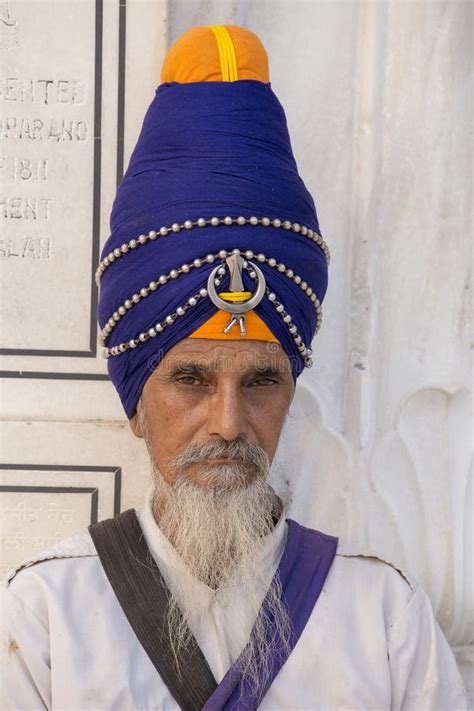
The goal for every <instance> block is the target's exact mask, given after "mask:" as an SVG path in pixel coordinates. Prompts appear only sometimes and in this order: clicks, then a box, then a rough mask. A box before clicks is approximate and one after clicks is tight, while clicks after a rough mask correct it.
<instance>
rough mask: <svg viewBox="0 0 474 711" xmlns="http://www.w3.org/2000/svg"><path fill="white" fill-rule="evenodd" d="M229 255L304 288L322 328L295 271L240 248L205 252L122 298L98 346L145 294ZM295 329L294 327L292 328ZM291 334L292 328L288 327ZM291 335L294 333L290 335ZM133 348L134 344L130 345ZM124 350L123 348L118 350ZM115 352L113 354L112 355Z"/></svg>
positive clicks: (307, 288)
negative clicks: (268, 269)
mask: <svg viewBox="0 0 474 711" xmlns="http://www.w3.org/2000/svg"><path fill="white" fill-rule="evenodd" d="M230 254H238V255H240V256H242V257H245V258H246V259H253V258H255V259H256V260H257V261H258V262H261V263H265V264H267V265H268V266H269V267H271V268H273V269H277V270H278V271H279V272H280V273H282V274H285V276H287V277H288V278H289V279H291V280H292V281H293V282H294V283H295V284H297V285H298V286H299V287H300V289H302V290H303V291H304V293H305V294H306V295H307V296H308V298H309V299H310V301H311V303H312V304H313V306H314V308H315V310H316V319H317V320H316V333H318V331H319V330H320V328H321V322H322V308H321V303H320V301H319V300H318V298H317V296H316V293H315V292H314V290H313V289H312V288H311V287H310V286H309V285H308V283H307V282H306V281H304V279H302V278H301V277H300V276H299V275H298V274H295V273H294V271H293V270H292V269H289V268H287V267H286V266H285V264H283V263H282V262H277V260H276V259H275V258H274V257H267V256H266V255H265V254H263V253H259V254H255V253H254V252H253V251H252V250H250V249H249V250H246V251H242V250H240V249H233V250H232V251H231V252H229V251H227V250H225V249H221V250H220V251H219V252H218V253H217V254H207V255H206V256H205V257H203V258H196V259H194V260H193V261H192V262H189V263H187V264H182V265H181V267H179V268H177V269H171V271H170V272H168V274H161V275H160V276H159V277H158V278H157V279H156V280H153V281H151V282H149V284H148V285H147V286H145V287H143V288H141V289H140V291H138V292H136V293H135V294H132V296H131V297H130V298H128V299H126V300H125V301H124V303H123V304H121V305H120V306H119V307H118V309H117V310H116V311H114V313H113V314H112V316H111V317H110V318H109V319H108V321H107V323H106V324H105V326H104V328H103V329H102V331H101V332H100V335H99V339H100V343H101V345H105V342H106V340H107V338H108V336H109V335H110V334H111V333H112V331H113V329H114V328H115V326H116V324H117V323H118V322H119V321H120V319H121V318H122V316H124V315H125V314H126V313H127V311H129V310H130V309H132V308H133V307H134V306H135V305H136V304H138V303H139V302H140V301H142V299H145V298H146V297H147V296H149V294H150V293H152V292H154V291H156V290H157V289H159V287H160V286H163V285H164V284H166V283H167V282H168V281H170V280H172V279H177V278H178V277H179V276H180V275H181V274H187V273H189V272H190V271H191V269H193V268H195V269H199V268H200V267H202V266H203V265H204V264H212V263H213V262H214V261H215V260H216V259H217V258H219V259H222V260H224V259H226V258H227V257H228V256H229V255H230ZM225 271H226V270H225V267H224V266H222V267H220V269H219V271H218V274H220V275H224V274H225ZM250 275H251V276H252V275H253V276H252V278H254V276H256V275H255V272H252V271H250ZM295 328H296V327H295ZM290 333H292V332H291V330H290ZM292 335H293V334H292ZM132 347H133V346H132ZM119 352H123V351H119ZM114 355H115V354H114Z"/></svg>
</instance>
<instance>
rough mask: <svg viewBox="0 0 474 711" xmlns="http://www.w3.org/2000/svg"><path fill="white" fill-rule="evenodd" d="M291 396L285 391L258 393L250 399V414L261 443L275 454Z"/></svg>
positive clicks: (267, 450) (248, 404)
mask: <svg viewBox="0 0 474 711" xmlns="http://www.w3.org/2000/svg"><path fill="white" fill-rule="evenodd" d="M289 403H290V397H288V396H287V394H286V392H285V393H283V392H281V393H274V392H273V393H271V392H268V393H256V394H255V395H252V396H251V397H250V398H249V399H248V403H247V407H248V410H247V411H248V416H249V421H250V422H251V424H252V429H253V431H254V433H255V435H256V436H257V439H258V441H259V444H260V445H261V446H262V447H263V448H264V449H265V450H266V452H267V453H268V454H271V455H272V456H273V454H274V452H275V450H276V446H277V444H278V440H279V438H280V433H281V429H282V427H283V423H284V421H285V418H286V414H287V412H288V407H289Z"/></svg>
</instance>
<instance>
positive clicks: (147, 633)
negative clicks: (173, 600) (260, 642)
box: [89, 509, 217, 711]
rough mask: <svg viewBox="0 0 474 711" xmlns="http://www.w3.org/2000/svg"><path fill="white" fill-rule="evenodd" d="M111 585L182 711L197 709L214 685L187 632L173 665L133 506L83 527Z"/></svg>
mask: <svg viewBox="0 0 474 711" xmlns="http://www.w3.org/2000/svg"><path fill="white" fill-rule="evenodd" d="M89 532H90V534H91V537H92V540H93V541H94V544H95V547H96V549H97V553H98V554H99V558H100V561H101V563H102V566H103V568H104V571H105V574H106V575H107V578H108V580H109V582H110V584H111V586H112V589H113V591H114V593H115V595H116V597H117V599H118V601H119V603H120V605H121V607H122V610H123V611H124V613H125V616H126V617H127V620H128V621H129V623H130V626H131V627H132V629H133V631H134V632H135V634H136V636H137V638H138V641H139V642H140V644H141V645H142V647H143V649H144V650H145V652H146V653H147V655H148V657H149V658H150V659H151V661H152V662H153V665H154V666H155V668H156V670H157V671H158V673H159V674H160V676H161V678H162V679H163V681H164V683H165V684H166V686H167V687H168V689H169V691H170V692H171V694H172V695H173V697H174V699H175V700H176V702H177V703H178V704H179V706H180V707H181V709H183V711H199V710H200V709H202V707H203V706H204V704H205V703H206V701H207V700H208V698H209V697H210V696H211V694H212V693H213V692H214V690H215V689H216V687H217V683H216V681H215V679H214V677H213V675H212V672H211V670H210V668H209V665H208V663H207V661H206V659H205V658H204V655H203V653H202V652H201V650H200V649H199V646H198V644H197V642H196V640H195V639H194V637H193V636H192V635H191V638H190V643H189V645H188V647H187V648H186V649H185V650H184V651H183V653H182V655H180V662H179V668H177V667H176V663H175V657H174V655H173V651H172V647H171V641H170V638H169V633H168V626H167V624H166V620H165V615H166V608H167V605H168V600H169V596H170V592H169V590H168V588H167V586H166V583H165V581H164V579H163V576H162V575H161V573H160V570H159V568H158V566H157V565H156V563H155V561H154V559H153V557H152V555H151V553H150V551H149V549H148V546H147V544H146V541H145V537H144V535H143V531H142V529H141V527H140V523H139V521H138V518H137V515H136V513H135V510H134V509H128V510H127V511H124V512H123V513H122V514H120V515H119V516H117V517H115V518H112V519H107V520H106V521H100V522H99V523H96V524H93V525H91V526H89Z"/></svg>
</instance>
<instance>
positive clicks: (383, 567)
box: [335, 543, 418, 593]
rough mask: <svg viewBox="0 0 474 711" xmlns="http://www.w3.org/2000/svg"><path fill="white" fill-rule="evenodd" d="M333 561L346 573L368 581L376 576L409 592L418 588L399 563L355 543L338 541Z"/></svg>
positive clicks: (371, 580)
mask: <svg viewBox="0 0 474 711" xmlns="http://www.w3.org/2000/svg"><path fill="white" fill-rule="evenodd" d="M335 562H336V564H337V565H338V567H339V568H340V569H341V570H343V571H344V572H345V573H346V574H348V575H354V576H357V577H360V576H362V577H363V578H365V579H368V581H370V582H373V578H374V577H377V578H384V579H387V580H389V581H393V582H394V583H398V584H399V585H400V587H402V588H405V589H407V590H409V591H411V593H414V592H415V590H416V589H417V588H418V583H417V581H416V580H415V579H414V578H412V577H411V576H410V575H409V574H408V573H407V572H406V571H405V570H404V569H403V568H402V566H401V565H399V564H397V563H395V562H393V561H391V560H389V559H388V558H386V557H382V556H381V555H379V554H378V553H373V552H372V551H367V550H364V549H362V548H361V547H358V546H355V545H351V544H347V543H339V545H338V548H337V552H336V558H335Z"/></svg>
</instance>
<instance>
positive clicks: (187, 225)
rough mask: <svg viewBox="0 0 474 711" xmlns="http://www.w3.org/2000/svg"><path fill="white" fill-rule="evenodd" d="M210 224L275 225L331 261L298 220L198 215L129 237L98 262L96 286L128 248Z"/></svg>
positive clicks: (318, 240) (313, 234)
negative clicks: (310, 244) (311, 244)
mask: <svg viewBox="0 0 474 711" xmlns="http://www.w3.org/2000/svg"><path fill="white" fill-rule="evenodd" d="M207 225H210V226H211V227H218V226H219V225H226V226H229V225H263V227H270V226H271V227H276V228H281V229H284V230H290V231H292V232H295V233H299V234H302V235H303V236H304V237H308V239H310V240H311V241H312V242H314V243H315V244H317V245H318V246H319V247H320V248H321V249H322V251H323V252H324V255H325V257H326V261H327V263H328V264H329V262H330V261H331V255H330V252H329V247H328V246H327V244H326V242H325V241H324V239H323V238H322V237H321V235H320V234H318V233H317V232H316V231H315V230H312V229H311V228H310V227H306V226H305V225H300V224H299V223H298V222H290V220H280V219H278V218H274V219H271V218H270V217H261V218H259V217H255V216H254V215H252V216H251V217H244V216H243V215H240V216H239V217H230V216H227V217H211V218H210V219H206V218H205V217H199V218H198V219H197V220H185V221H184V222H183V223H178V222H174V223H173V224H172V225H170V226H166V225H164V226H163V227H160V228H159V229H158V230H150V232H148V233H147V234H141V235H139V236H138V237H137V238H135V239H131V240H130V241H129V242H124V243H123V244H122V245H120V247H116V248H115V249H114V250H112V251H111V252H109V253H108V255H107V256H106V257H104V259H103V260H102V261H101V262H100V263H99V266H98V267H97V270H96V272H95V281H96V284H97V286H99V285H100V280H101V278H102V275H103V273H104V272H105V270H106V269H107V268H108V267H109V266H110V265H111V264H113V262H115V261H117V259H120V257H123V255H124V254H127V252H129V251H130V250H134V249H137V247H139V246H140V245H143V244H146V243H147V242H154V241H155V240H156V239H159V238H160V237H167V236H168V235H169V234H174V233H177V232H181V230H191V229H193V228H194V227H206V226H207Z"/></svg>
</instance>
